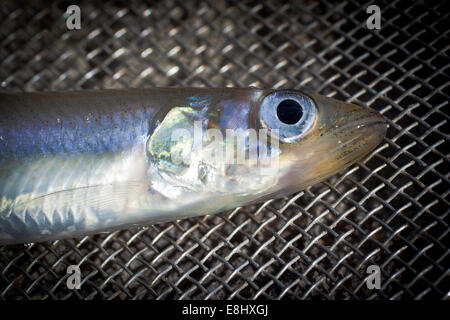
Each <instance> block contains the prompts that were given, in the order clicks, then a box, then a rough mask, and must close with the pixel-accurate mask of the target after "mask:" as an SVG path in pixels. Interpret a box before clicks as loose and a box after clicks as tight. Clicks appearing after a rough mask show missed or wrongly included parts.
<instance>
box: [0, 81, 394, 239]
mask: <svg viewBox="0 0 450 320" xmlns="http://www.w3.org/2000/svg"><path fill="white" fill-rule="evenodd" d="M385 130H386V125H385V122H384V120H383V119H382V117H381V116H380V115H378V114H376V113H375V112H373V111H369V110H366V109H364V108H361V107H359V106H355V105H352V104H346V103H343V102H340V101H336V100H333V99H329V98H326V97H321V96H316V95H311V94H305V93H302V92H299V91H295V90H278V91H276V90H260V89H253V88H244V89H237V88H225V89H212V88H211V89H210V88H153V89H123V90H99V91H78V92H43V93H1V94H0V243H1V244H14V243H23V242H37V241H46V240H54V239H62V238H67V237H76V236H83V235H87V234H93V233H98V232H104V231H109V230H116V229H121V228H126V227H129V226H131V225H141V224H149V223H156V222H162V221H169V220H174V219H180V218H185V217H191V216H197V215H204V214H212V213H217V212H220V211H223V210H227V209H231V208H235V207H237V206H241V205H245V204H248V203H252V202H256V201H259V200H262V199H266V198H270V197H280V196H284V195H287V194H289V193H292V192H295V191H298V190H301V189H303V188H305V187H307V186H309V185H311V184H313V183H316V182H318V181H321V180H323V179H326V178H327V177H329V176H330V175H332V174H334V173H336V172H338V171H339V170H342V169H343V168H345V167H347V166H349V165H351V164H352V163H353V162H355V161H357V160H358V159H359V158H361V157H362V156H364V155H366V154H367V153H368V152H369V151H370V150H372V149H373V148H374V147H375V146H376V145H377V144H379V142H380V141H381V139H382V138H383V136H384V134H385ZM230 132H232V133H235V132H238V134H237V135H235V136H233V135H231V134H230V135H228V133H230ZM240 138H242V139H240ZM240 149H242V151H243V153H242V154H243V158H239V156H238V154H239V150H240ZM230 150H231V152H229V153H227V151H230ZM262 150H264V152H262ZM219 151H220V152H219ZM222 152H223V153H222ZM230 154H231V156H230ZM251 154H256V158H252V157H251V156H249V155H251ZM261 155H263V156H264V160H265V162H264V161H261V159H262V158H261ZM267 160H269V161H267ZM274 160H276V161H274ZM263 162H264V165H262V164H261V163H263ZM267 163H269V165H267ZM274 163H275V164H276V165H274ZM262 167H264V168H262Z"/></svg>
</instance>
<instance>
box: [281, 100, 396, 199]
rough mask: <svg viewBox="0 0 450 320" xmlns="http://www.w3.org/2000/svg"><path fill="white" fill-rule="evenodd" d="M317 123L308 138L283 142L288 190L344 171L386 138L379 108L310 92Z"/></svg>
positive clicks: (284, 178) (297, 188) (283, 182)
mask: <svg viewBox="0 0 450 320" xmlns="http://www.w3.org/2000/svg"><path fill="white" fill-rule="evenodd" d="M310 96H311V98H312V99H313V100H314V102H315V104H316V109H317V116H316V122H315V124H314V127H313V128H312V129H311V131H310V132H309V133H308V134H307V135H305V137H304V138H303V139H302V140H300V141H298V142H296V143H294V144H290V145H286V144H284V145H282V146H281V147H282V156H281V157H282V159H280V167H284V168H285V171H286V172H287V174H286V175H285V176H284V177H283V178H282V179H280V182H282V184H285V185H286V191H285V193H286V192H287V193H290V192H293V191H294V190H296V191H298V190H301V189H304V188H306V187H308V186H310V185H313V184H315V183H317V182H320V181H323V180H324V179H326V178H328V177H330V176H332V175H333V174H335V173H338V172H340V171H342V170H343V169H345V168H347V167H349V166H350V165H351V164H353V163H355V162H356V161H358V160H360V159H361V158H363V157H364V156H366V155H367V154H369V153H370V151H372V150H373V149H374V148H375V147H376V146H377V145H378V144H380V143H381V141H382V140H383V138H384V136H385V134H386V130H387V124H386V121H385V120H384V118H383V117H382V116H381V115H380V114H378V113H377V112H375V111H372V110H368V109H365V108H362V107H360V106H357V105H355V104H349V103H344V102H342V101H338V100H335V99H332V98H327V97H324V96H319V95H310Z"/></svg>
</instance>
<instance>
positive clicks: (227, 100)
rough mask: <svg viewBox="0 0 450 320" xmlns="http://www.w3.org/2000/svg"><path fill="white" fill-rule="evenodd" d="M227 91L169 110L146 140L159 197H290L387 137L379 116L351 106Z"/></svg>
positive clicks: (288, 93) (292, 93)
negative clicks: (187, 194)
mask: <svg viewBox="0 0 450 320" xmlns="http://www.w3.org/2000/svg"><path fill="white" fill-rule="evenodd" d="M226 90H228V91H224V92H228V93H229V94H228V93H220V94H215V95H211V94H205V95H204V96H199V97H195V99H190V100H189V101H190V102H188V103H184V104H183V105H182V106H179V107H175V108H172V109H171V110H170V112H169V113H168V114H167V115H166V116H165V117H164V119H163V120H162V121H161V123H160V124H159V126H158V127H157V128H156V130H155V132H154V133H153V134H152V136H151V137H150V138H149V140H148V143H147V153H148V155H149V159H150V169H149V176H151V179H152V185H153V186H154V188H155V189H156V190H157V191H158V192H159V193H161V194H163V195H164V196H166V197H168V198H176V197H180V196H182V197H185V195H186V193H190V194H192V195H193V198H196V197H200V195H202V194H203V195H204V194H214V195H217V194H220V195H232V197H233V201H231V202H232V203H233V205H240V204H245V203H248V202H252V201H254V200H260V199H262V198H267V197H274V196H283V195H287V194H290V193H293V192H295V191H299V190H301V189H304V188H306V187H307V186H309V185H312V184H314V183H316V182H319V181H322V180H324V179H326V178H327V177H329V176H331V175H333V174H335V173H337V172H339V171H341V170H342V169H344V168H346V167H348V166H349V165H351V164H352V163H354V162H355V161H357V160H358V159H360V158H361V157H363V156H364V155H366V154H368V153H369V152H370V151H371V150H372V149H373V148H374V147H375V146H376V145H378V144H379V143H380V142H381V140H382V139H383V137H384V135H385V132H386V123H385V121H384V119H383V118H382V117H381V116H380V115H379V114H378V113H376V112H374V111H371V110H368V109H365V108H362V107H360V106H357V105H354V104H349V103H344V102H341V101H338V100H334V99H331V98H327V97H323V96H319V95H312V94H306V93H303V92H300V91H296V90H258V89H246V90H242V89H241V90H237V89H234V90H237V91H232V90H233V89H226ZM192 101H193V102H192ZM236 199H242V200H241V201H236ZM222 202H223V201H222Z"/></svg>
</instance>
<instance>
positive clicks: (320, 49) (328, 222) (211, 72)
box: [0, 0, 450, 299]
mask: <svg viewBox="0 0 450 320" xmlns="http://www.w3.org/2000/svg"><path fill="white" fill-rule="evenodd" d="M70 4H71V3H70V2H59V3H55V4H53V5H50V6H48V5H46V4H45V3H44V2H42V3H39V2H32V3H30V4H26V5H21V4H20V3H19V2H18V1H6V2H3V3H2V5H1V7H0V43H1V47H0V90H1V91H21V90H22V91H23V90H27V91H35V90H36V91H37V90H69V89H92V88H120V87H150V86H214V87H223V86H236V87H247V86H257V87H272V88H296V89H298V88H306V89H308V90H310V91H315V92H318V93H321V94H324V95H328V96H333V97H335V98H338V99H341V100H345V101H348V102H353V103H356V104H359V105H363V106H366V107H368V108H372V109H375V110H377V111H379V112H380V113H382V114H383V115H384V116H385V118H386V119H387V120H388V122H389V126H390V128H389V130H388V133H387V137H386V138H385V139H384V141H383V142H382V143H381V144H380V145H379V146H378V147H377V149H376V150H374V151H373V152H372V153H371V154H370V155H369V156H368V157H367V158H365V159H364V160H362V161H360V162H358V163H357V164H355V165H353V166H352V167H351V168H349V169H348V170H346V171H345V172H341V173H339V174H337V175H335V176H334V177H332V178H330V179H328V180H327V181H326V182H323V183H320V184H317V185H314V186H312V187H310V188H308V189H307V190H304V191H302V192H299V193H297V194H295V195H292V196H291V197H289V198H284V199H278V200H271V201H267V202H265V203H260V204H258V205H252V206H248V207H243V208H236V209H235V210H233V211H231V212H224V213H222V214H218V215H214V216H206V217H200V218H192V219H186V220H181V221H176V222H173V223H165V224H158V225H153V226H146V227H143V228H141V229H132V230H122V231H119V232H114V233H110V234H100V235H95V236H89V237H85V238H80V239H71V240H64V241H56V242H53V243H43V244H29V245H25V246H8V247H1V248H0V298H2V299H68V298H72V299H93V298H103V299H131V298H132V299H231V298H238V299H255V298H265V299H279V298H294V299H299V298H306V299H309V298H319V299H388V298H389V299H411V298H414V299H420V298H438V299H442V298H444V299H445V298H448V296H449V288H450V286H449V279H448V275H449V272H448V267H449V256H448V252H449V250H448V245H446V243H447V244H448V231H449V227H448V209H449V203H448V201H449V199H448V198H449V191H448V190H449V178H448V162H449V158H448V147H449V138H448V123H447V122H448V114H449V112H448V111H449V110H448V100H449V90H448V89H449V66H450V63H449V62H450V61H449V43H450V42H449V29H448V26H449V23H450V19H449V14H448V10H445V8H444V7H445V1H442V2H441V3H437V2H431V3H427V4H426V5H425V4H423V3H422V2H411V1H397V0H394V1H384V2H379V6H380V8H381V14H382V23H381V29H380V30H369V29H367V28H366V19H367V17H368V14H367V13H366V8H367V6H368V5H370V4H372V3H371V2H370V1H369V2H355V1H346V2H334V1H333V2H325V1H306V2H303V1H302V2H300V1H292V3H291V2H280V1H237V0H236V1H231V0H230V1H212V0H210V1H201V2H197V1H190V0H166V1H161V2H149V3H143V2H140V1H136V2H133V1H131V2H129V1H123V2H121V1H116V2H111V3H109V2H108V3H106V4H104V6H94V5H93V4H92V3H91V2H89V1H85V2H82V3H81V4H80V8H81V14H82V18H81V29H80V30H72V31H69V30H67V28H66V23H65V18H64V12H65V10H66V8H67V6H68V5H70ZM72 264H76V265H78V266H80V269H81V274H82V283H81V288H80V289H79V290H69V289H68V288H67V286H66V280H67V277H68V274H66V269H67V267H68V266H69V265H72ZM372 264H376V265H379V266H380V268H381V274H382V276H381V289H379V290H369V289H368V288H367V286H366V279H367V276H368V274H367V273H366V269H367V267H368V266H369V265H372Z"/></svg>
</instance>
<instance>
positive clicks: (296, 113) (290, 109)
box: [277, 99, 303, 124]
mask: <svg viewBox="0 0 450 320" xmlns="http://www.w3.org/2000/svg"><path fill="white" fill-rule="evenodd" d="M302 115H303V110H302V106H301V105H300V104H299V103H298V102H297V101H295V100H290V99H287V100H283V101H281V102H280V104H279V105H278V108H277V116H278V119H280V121H281V122H283V123H286V124H295V123H297V122H298V121H299V120H300V119H301V117H302Z"/></svg>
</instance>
